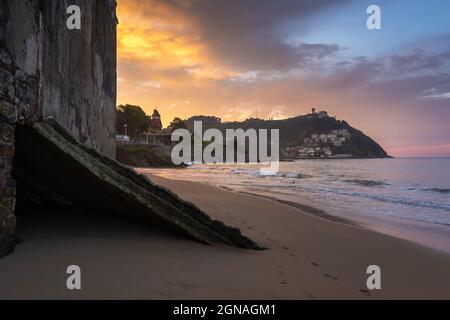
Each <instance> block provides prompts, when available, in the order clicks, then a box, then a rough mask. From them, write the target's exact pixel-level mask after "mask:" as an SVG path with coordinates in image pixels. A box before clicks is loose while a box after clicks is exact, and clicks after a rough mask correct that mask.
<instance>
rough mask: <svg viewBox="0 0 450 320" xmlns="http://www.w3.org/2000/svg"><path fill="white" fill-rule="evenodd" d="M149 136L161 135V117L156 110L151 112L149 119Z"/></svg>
mask: <svg viewBox="0 0 450 320" xmlns="http://www.w3.org/2000/svg"><path fill="white" fill-rule="evenodd" d="M148 132H149V134H150V135H161V134H163V126H162V122H161V115H160V114H159V112H158V110H157V109H155V110H153V114H152V116H151V117H150V119H149V130H148Z"/></svg>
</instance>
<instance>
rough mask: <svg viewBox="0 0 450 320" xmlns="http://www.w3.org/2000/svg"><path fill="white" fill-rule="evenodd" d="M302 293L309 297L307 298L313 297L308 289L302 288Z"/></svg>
mask: <svg viewBox="0 0 450 320" xmlns="http://www.w3.org/2000/svg"><path fill="white" fill-rule="evenodd" d="M303 293H304V294H305V295H306V296H307V297H308V298H309V299H314V296H313V295H312V294H311V293H309V292H308V291H305V290H303Z"/></svg>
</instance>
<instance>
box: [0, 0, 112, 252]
mask: <svg viewBox="0 0 450 320" xmlns="http://www.w3.org/2000/svg"><path fill="white" fill-rule="evenodd" d="M72 4H76V5H79V6H80V8H81V11H82V20H81V21H82V29H81V30H68V29H67V27H66V19H67V17H68V15H67V13H66V8H67V7H68V6H69V5H72ZM115 9H116V2H115V1H114V0H71V1H67V0H1V2H0V256H2V255H3V254H4V253H5V252H7V251H9V250H10V248H11V247H13V244H11V243H12V242H13V234H14V229H15V217H14V208H15V193H16V190H15V183H14V180H13V177H12V175H11V171H12V166H13V155H14V132H15V127H16V126H17V125H31V124H33V123H34V122H36V121H41V120H43V119H45V118H47V117H53V118H54V119H56V120H57V121H58V123H59V124H60V125H62V126H63V127H65V128H66V129H68V130H69V131H70V132H71V133H72V134H73V135H74V136H75V137H76V138H77V139H78V140H79V142H81V143H83V144H85V145H88V146H91V147H93V148H95V149H97V150H98V151H101V152H103V153H104V154H106V155H108V156H110V157H114V156H115V141H114V128H115V104H116V25H117V18H116V15H115Z"/></svg>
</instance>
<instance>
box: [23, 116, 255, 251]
mask: <svg viewBox="0 0 450 320" xmlns="http://www.w3.org/2000/svg"><path fill="white" fill-rule="evenodd" d="M30 153H31V154H33V155H34V156H33V157H30V156H29V155H30ZM14 176H15V177H16V179H17V181H18V186H19V188H18V196H19V199H20V197H21V194H20V193H21V188H24V190H26V193H27V194H31V195H32V198H31V199H28V202H31V203H33V206H34V207H37V206H39V205H43V204H45V205H47V206H48V205H53V206H60V207H64V206H76V207H79V208H84V209H87V210H95V211H102V212H107V213H108V214H120V215H125V216H128V217H134V218H137V219H139V220H141V221H143V222H146V223H149V224H152V225H157V226H161V227H162V228H165V229H168V230H173V231H176V232H178V233H180V234H184V235H186V236H188V237H191V238H193V239H196V240H198V241H201V242H203V243H207V244H209V243H212V242H222V243H226V244H230V245H234V246H238V247H242V248H249V249H259V246H258V245H257V244H255V243H254V242H253V241H251V240H250V239H248V238H246V237H245V236H243V235H241V233H240V231H239V230H238V229H234V228H231V227H227V226H225V225H224V224H223V223H221V222H219V221H216V220H212V219H211V218H210V217H209V216H207V215H206V214H205V213H203V212H202V211H201V210H200V209H198V208H197V207H196V206H194V205H193V204H191V203H188V202H185V201H183V200H182V199H180V198H179V197H178V196H176V195H175V194H174V193H172V192H170V191H169V190H167V189H164V188H162V187H159V186H157V185H155V184H153V183H152V182H151V181H150V180H149V179H147V178H146V177H145V176H142V175H139V174H137V173H136V172H135V171H134V170H132V169H130V168H127V167H124V166H122V165H121V164H119V163H118V162H116V161H115V160H111V159H110V158H108V157H105V156H103V155H102V154H100V153H98V152H97V151H95V150H94V149H92V148H89V147H86V146H83V145H81V144H80V143H78V142H77V141H76V140H75V139H74V137H73V136H72V135H71V134H70V133H69V132H67V131H66V130H65V129H64V128H63V127H62V126H60V125H59V124H58V122H56V121H55V120H54V119H49V120H46V121H44V122H37V123H35V124H34V125H33V126H32V127H30V126H23V127H22V126H21V127H18V128H17V133H16V158H15V161H14Z"/></svg>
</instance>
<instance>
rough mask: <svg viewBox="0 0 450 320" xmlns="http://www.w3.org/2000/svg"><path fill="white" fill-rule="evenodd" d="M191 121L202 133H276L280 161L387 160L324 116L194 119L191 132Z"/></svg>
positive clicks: (375, 148)
mask: <svg viewBox="0 0 450 320" xmlns="http://www.w3.org/2000/svg"><path fill="white" fill-rule="evenodd" d="M194 121H203V130H207V129H209V128H217V129H219V130H221V131H225V130H226V129H239V128H241V129H244V130H247V129H257V130H258V129H279V130H280V155H281V158H282V159H302V158H307V159H316V158H387V157H389V156H388V154H387V153H386V151H385V150H384V149H383V148H382V147H381V146H380V145H379V144H378V143H377V142H375V141H374V140H373V139H372V138H370V137H368V136H367V135H365V134H364V133H363V132H362V131H360V130H358V129H355V128H353V127H352V126H350V125H349V124H348V123H347V122H346V121H343V120H337V119H336V118H334V117H330V116H328V114H327V113H326V112H319V113H312V114H308V115H303V116H297V117H294V118H288V119H283V120H262V119H248V120H245V121H243V122H222V121H221V120H220V119H219V118H217V117H213V116H195V117H191V118H189V119H187V120H185V123H186V126H187V128H188V129H189V130H193V127H194Z"/></svg>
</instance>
